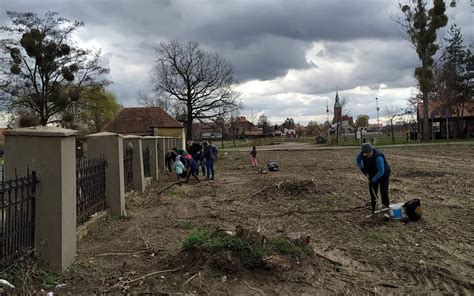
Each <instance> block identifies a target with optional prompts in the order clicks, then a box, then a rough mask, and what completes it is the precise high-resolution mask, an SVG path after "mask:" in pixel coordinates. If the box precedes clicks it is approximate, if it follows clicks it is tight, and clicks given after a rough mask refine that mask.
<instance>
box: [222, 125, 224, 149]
mask: <svg viewBox="0 0 474 296" xmlns="http://www.w3.org/2000/svg"><path fill="white" fill-rule="evenodd" d="M221 146H222V148H224V124H222V131H221Z"/></svg>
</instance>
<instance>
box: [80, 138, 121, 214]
mask: <svg viewBox="0 0 474 296" xmlns="http://www.w3.org/2000/svg"><path fill="white" fill-rule="evenodd" d="M87 156H88V157H89V158H95V157H103V158H104V160H105V161H107V169H106V170H105V198H106V203H107V206H108V207H109V208H110V214H111V215H112V216H115V217H120V216H123V215H125V181H124V168H123V136H122V135H119V134H115V133H109V132H103V133H97V134H92V135H89V136H87Z"/></svg>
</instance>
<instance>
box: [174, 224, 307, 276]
mask: <svg viewBox="0 0 474 296" xmlns="http://www.w3.org/2000/svg"><path fill="white" fill-rule="evenodd" d="M183 251H187V252H198V253H199V254H200V255H201V256H204V257H206V259H209V261H211V263H214V264H213V265H216V266H218V267H228V266H227V265H231V264H233V265H235V262H236V261H240V263H241V265H243V266H244V267H247V268H258V267H265V268H275V266H274V265H275V264H271V267H269V265H268V264H267V259H269V258H270V259H271V258H274V257H280V259H281V258H284V261H285V262H284V263H285V266H290V265H291V261H292V260H294V259H302V258H304V257H306V256H312V255H313V250H312V248H311V247H310V246H309V245H307V244H304V243H300V242H298V241H294V240H292V239H290V238H288V237H286V236H279V237H276V238H273V239H270V240H269V239H267V238H266V237H264V236H263V235H262V234H260V233H258V232H256V231H252V230H247V229H244V228H242V227H240V226H238V227H237V231H236V232H235V233H231V232H226V231H222V230H215V231H213V230H195V231H193V232H191V233H190V234H189V235H188V236H187V237H186V238H185V240H184V241H183ZM223 253H225V254H226V256H222V254H223ZM214 261H218V262H214ZM223 261H224V262H223ZM226 261H228V262H226ZM277 267H278V266H276V268H277ZM232 269H235V268H232Z"/></svg>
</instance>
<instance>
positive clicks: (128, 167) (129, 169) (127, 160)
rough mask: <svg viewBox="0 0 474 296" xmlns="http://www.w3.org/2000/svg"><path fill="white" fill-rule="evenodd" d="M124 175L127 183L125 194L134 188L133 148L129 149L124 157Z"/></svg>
mask: <svg viewBox="0 0 474 296" xmlns="http://www.w3.org/2000/svg"><path fill="white" fill-rule="evenodd" d="M123 174H124V182H125V192H130V191H132V190H133V189H134V188H133V148H132V147H127V148H126V149H125V153H124V156H123Z"/></svg>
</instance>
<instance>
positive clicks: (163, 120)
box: [104, 107, 183, 134]
mask: <svg viewBox="0 0 474 296" xmlns="http://www.w3.org/2000/svg"><path fill="white" fill-rule="evenodd" d="M155 127H157V128H160V127H171V128H173V127H174V128H182V127H183V126H182V125H181V123H179V122H178V121H177V120H176V119H174V118H173V117H171V115H169V114H168V113H166V112H165V111H164V110H163V109H161V108H159V107H141V108H123V109H122V111H120V113H119V114H118V115H117V117H115V119H114V120H112V121H111V122H109V123H108V124H107V126H106V127H105V128H104V130H105V131H109V132H114V133H120V134H146V133H149V132H151V130H152V129H153V128H155Z"/></svg>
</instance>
